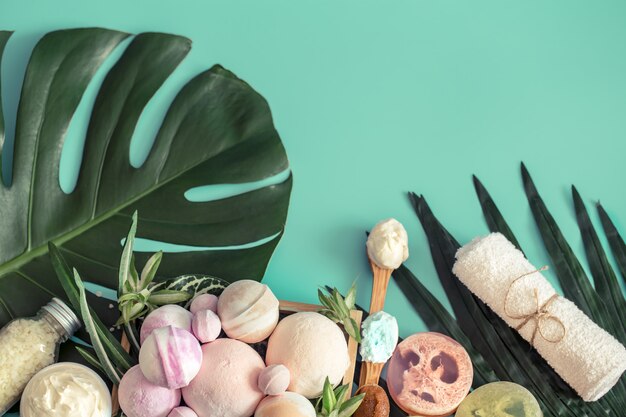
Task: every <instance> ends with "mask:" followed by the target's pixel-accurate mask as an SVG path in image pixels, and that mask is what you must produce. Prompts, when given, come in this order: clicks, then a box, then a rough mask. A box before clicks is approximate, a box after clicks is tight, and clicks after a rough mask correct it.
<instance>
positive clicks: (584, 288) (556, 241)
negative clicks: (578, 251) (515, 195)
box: [521, 164, 624, 343]
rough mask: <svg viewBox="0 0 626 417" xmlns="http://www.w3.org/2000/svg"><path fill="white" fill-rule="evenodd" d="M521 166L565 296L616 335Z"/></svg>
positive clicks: (596, 297)
mask: <svg viewBox="0 0 626 417" xmlns="http://www.w3.org/2000/svg"><path fill="white" fill-rule="evenodd" d="M521 169H522V179H523V182H524V189H525V191H526V196H527V197H528V203H529V204H530V208H531V210H532V213H533V216H534V218H535V222H536V223H537V227H538V229H539V233H540V234H541V237H542V239H543V242H544V245H545V247H546V250H547V252H548V254H549V255H550V259H551V260H552V263H553V265H554V269H555V271H556V274H557V276H558V278H559V281H560V282H561V287H562V288H563V292H564V293H565V297H566V298H569V299H570V300H572V301H573V302H574V303H576V305H577V306H578V307H579V308H580V309H581V310H582V311H583V312H584V313H585V314H586V315H587V316H589V317H591V318H592V319H593V320H594V321H595V322H596V323H598V324H599V325H600V326H601V327H602V328H604V329H605V330H607V331H608V332H609V333H611V334H613V335H614V336H618V338H620V337H619V335H620V334H621V332H620V330H619V327H620V324H619V323H617V322H616V321H615V320H614V319H613V318H612V317H611V316H610V315H609V312H608V310H607V308H606V305H605V304H604V302H603V301H602V299H600V297H599V296H598V294H597V293H596V291H595V290H594V288H593V287H592V286H591V282H590V281H589V278H588V277H587V274H586V273H585V271H584V270H583V267H582V266H581V264H580V262H579V261H578V259H577V258H576V255H574V251H572V248H571V247H570V245H569V244H568V243H567V241H566V240H565V237H564V236H563V233H561V230H560V229H559V226H558V225H557V224H556V221H555V220H554V217H552V215H551V214H550V212H549V211H548V208H547V207H546V205H545V203H544V202H543V199H542V198H541V196H540V195H539V192H538V191H537V188H536V187H535V184H534V182H533V180H532V178H531V177H530V174H529V173H528V170H527V169H526V166H525V165H524V164H522V165H521ZM622 331H623V329H622ZM620 340H621V341H622V343H623V340H624V339H621V338H620Z"/></svg>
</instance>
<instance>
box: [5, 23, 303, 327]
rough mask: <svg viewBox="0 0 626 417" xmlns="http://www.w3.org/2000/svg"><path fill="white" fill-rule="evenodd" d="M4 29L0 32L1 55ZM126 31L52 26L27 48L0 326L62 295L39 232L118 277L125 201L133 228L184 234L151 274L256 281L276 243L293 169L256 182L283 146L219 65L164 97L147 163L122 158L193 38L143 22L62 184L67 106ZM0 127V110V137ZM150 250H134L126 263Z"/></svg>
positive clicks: (91, 276)
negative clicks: (217, 189) (71, 178)
mask: <svg viewBox="0 0 626 417" xmlns="http://www.w3.org/2000/svg"><path fill="white" fill-rule="evenodd" d="M9 36H10V33H8V32H0V56H1V52H2V50H3V49H4V48H3V47H4V45H5V44H6V41H7V39H8V38H9ZM129 36H130V35H129V34H127V33H122V32H118V31H113V30H107V29H99V28H89V29H72V30H61V31H56V32H51V33H48V34H47V35H45V36H44V37H43V38H42V39H41V40H40V41H39V42H38V44H37V45H36V47H35V48H34V50H33V52H32V55H31V58H30V61H29V64H28V67H27V69H26V74H25V78H24V83H23V87H22V92H21V98H20V103H19V107H18V113H17V120H16V132H15V153H14V164H13V166H14V168H13V175H12V181H11V183H10V185H7V182H8V181H7V178H4V179H3V182H4V184H5V185H3V184H0V324H4V323H6V322H7V321H8V320H9V319H11V318H12V317H16V316H24V315H30V314H32V313H34V312H35V311H36V310H37V309H38V308H39V307H40V306H41V305H43V304H44V303H46V302H47V301H48V300H49V299H50V298H51V297H52V296H53V295H55V296H62V295H63V290H62V288H61V287H60V286H59V284H58V282H57V279H56V277H55V274H54V272H53V270H52V268H51V265H50V261H49V258H48V245H47V242H48V241H52V242H54V243H55V244H56V245H57V246H58V247H59V248H60V251H61V253H62V254H63V256H64V258H65V259H66V260H67V262H68V264H70V265H71V266H73V267H76V269H77V270H78V271H79V272H80V274H81V276H82V277H83V278H84V279H86V280H88V281H91V282H93V283H95V284H99V285H103V286H106V287H109V288H116V286H117V265H119V257H120V255H121V252H122V246H121V242H122V239H123V237H124V236H125V235H126V232H127V230H128V227H129V225H130V219H131V216H132V213H133V212H134V211H135V210H137V211H138V212H139V230H138V234H137V236H138V237H139V238H144V239H150V240H152V241H156V242H166V243H171V244H177V245H184V246H183V249H181V250H178V251H175V252H171V253H166V254H165V256H164V258H163V261H162V264H161V267H160V269H159V274H160V275H161V278H166V277H171V276H175V275H180V274H183V273H186V274H195V273H199V274H210V275H213V276H217V277H220V278H224V279H227V280H236V279H242V278H247V279H257V280H259V279H261V278H262V276H263V273H264V271H265V269H266V266H267V263H268V261H269V259H270V256H271V255H272V253H273V251H274V248H275V247H276V245H277V244H278V241H279V239H280V237H281V234H282V231H283V229H284V225H285V219H286V215H287V207H288V204H289V196H290V192H291V186H292V179H291V175H289V176H286V178H287V179H285V180H283V181H282V182H280V181H279V183H278V184H276V181H275V182H274V183H272V184H271V185H265V186H262V185H255V184H258V181H261V180H266V179H268V178H273V177H276V176H277V175H278V174H280V173H285V172H287V170H288V168H289V166H288V161H287V156H286V154H285V150H284V148H283V145H282V142H281V140H280V137H279V136H278V133H277V132H276V129H275V128H274V125H273V122H272V117H271V113H270V109H269V107H268V104H267V102H266V101H265V100H264V99H263V97H261V96H260V95H259V94H258V93H257V92H255V91H254V90H253V89H252V88H251V87H250V86H249V85H248V84H246V83H245V82H244V81H242V80H240V79H238V78H237V77H236V76H235V75H234V74H233V73H231V72H230V71H228V70H226V69H224V68H222V67H220V66H214V67H213V68H211V69H210V70H208V71H206V72H203V73H201V74H199V75H197V76H195V77H193V78H192V79H191V81H189V82H188V83H187V85H185V86H184V87H183V88H182V89H181V90H180V91H179V92H178V94H177V96H176V97H175V98H174V100H173V101H172V103H171V105H170V107H169V110H168V112H167V114H166V116H165V118H164V120H163V122H162V125H161V127H160V129H159V131H158V134H157V136H156V139H155V142H154V146H153V148H152V150H151V151H150V154H149V155H148V157H147V159H146V161H145V163H144V164H143V165H142V166H141V167H139V168H135V167H133V166H132V165H131V164H130V159H129V150H130V141H131V137H132V135H133V132H134V130H135V127H136V125H137V123H138V120H139V118H140V116H141V114H142V111H143V109H144V107H145V106H146V104H147V103H148V101H149V100H150V99H151V98H152V97H153V95H154V94H155V93H156V91H157V90H158V89H159V88H160V86H161V85H162V84H163V82H164V81H165V80H166V79H167V78H168V77H169V75H170V74H171V73H172V72H173V71H174V70H175V69H176V67H177V66H178V64H179V63H180V62H181V61H182V60H183V59H184V58H185V56H186V55H187V53H188V52H189V50H190V48H191V42H190V40H189V39H186V38H183V37H180V36H174V35H167V34H161V33H142V34H139V35H137V36H135V37H134V38H133V39H132V40H130V42H129V43H128V46H127V47H126V49H125V51H124V52H123V54H122V56H121V58H120V59H119V60H118V61H117V62H116V63H115V64H114V66H113V67H112V68H111V69H110V70H109V71H108V73H107V74H106V77H105V78H104V81H103V82H102V84H101V86H100V88H99V90H98V93H97V96H96V99H95V104H94V105H93V109H92V112H91V118H90V120H89V125H88V129H87V133H86V139H85V145H84V151H83V160H82V164H81V167H80V172H79V177H78V182H77V184H76V187H75V189H74V190H73V191H72V192H71V193H69V194H66V193H64V192H63V191H62V189H61V188H60V185H59V166H60V158H61V153H62V150H63V143H64V139H65V136H66V132H67V130H68V126H69V125H70V122H71V119H72V116H73V115H74V112H75V110H76V108H77V106H78V105H79V103H80V102H81V99H82V98H83V95H84V93H85V90H86V89H87V87H88V86H89V84H90V82H92V80H93V78H94V75H95V74H96V72H97V71H98V69H99V68H100V67H101V65H102V64H103V63H104V62H105V60H106V59H107V58H108V57H109V56H110V54H111V53H112V52H113V51H114V50H115V49H116V48H117V47H120V48H121V47H122V46H121V45H120V43H121V42H122V41H124V40H125V39H127V38H128V37H129ZM5 64H6V62H5ZM0 113H1V112H0ZM0 120H2V118H1V117H0ZM3 138H4V123H3V122H2V123H0V144H2V143H3V140H2V139H3ZM277 178H280V176H278V177H277ZM244 183H245V184H247V185H246V190H247V191H246V192H240V193H235V195H231V196H229V197H225V198H220V199H217V200H212V201H194V202H192V201H189V200H188V199H187V198H186V197H185V193H186V192H187V191H188V190H190V189H193V188H195V187H199V186H206V185H220V184H244ZM248 183H252V185H251V184H248ZM261 184H265V183H261ZM250 190H252V191H250ZM148 255H149V254H147V253H146V254H142V253H138V254H137V263H138V264H140V265H143V264H144V263H145V261H146V260H147V256H148ZM94 303H96V304H97V301H94ZM107 303H108V302H107ZM103 310H104V311H108V313H107V316H106V317H103V320H104V321H105V323H112V322H114V321H115V319H116V318H117V317H112V316H116V315H117V314H116V312H115V309H106V308H104V309H103Z"/></svg>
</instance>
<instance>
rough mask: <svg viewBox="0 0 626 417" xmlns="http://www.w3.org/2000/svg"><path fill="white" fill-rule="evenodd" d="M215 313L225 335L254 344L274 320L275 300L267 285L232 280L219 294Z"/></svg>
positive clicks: (270, 327) (270, 329)
mask: <svg viewBox="0 0 626 417" xmlns="http://www.w3.org/2000/svg"><path fill="white" fill-rule="evenodd" d="M217 315H218V316H219V317H220V320H221V321H222V329H224V332H226V334H227V335H228V337H230V338H231V339H237V340H241V341H242V342H246V343H257V342H260V341H262V340H265V339H267V338H268V336H269V335H270V334H272V331H274V328H275V327H276V323H278V299H277V298H276V297H275V296H274V294H273V293H272V291H271V290H270V289H269V287H268V286H267V285H264V284H261V283H260V282H256V281H251V280H242V281H236V282H234V283H232V284H230V285H229V286H228V287H226V289H225V290H224V292H223V293H222V295H221V296H220V297H219V300H218V302H217Z"/></svg>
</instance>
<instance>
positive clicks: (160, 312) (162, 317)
mask: <svg viewBox="0 0 626 417" xmlns="http://www.w3.org/2000/svg"><path fill="white" fill-rule="evenodd" d="M192 317H193V315H192V314H191V312H189V311H187V310H185V309H184V308H182V307H181V306H177V305H176V304H168V305H164V306H163V307H159V308H157V309H156V310H154V311H153V312H152V313H150V314H148V316H147V317H146V319H145V320H144V321H143V324H142V325H141V332H140V335H139V340H140V343H143V342H144V340H146V339H147V338H148V336H150V333H152V331H153V330H154V329H158V328H160V327H166V326H174V327H178V328H179V329H183V330H187V331H188V332H191V319H192Z"/></svg>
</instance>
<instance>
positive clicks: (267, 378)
mask: <svg viewBox="0 0 626 417" xmlns="http://www.w3.org/2000/svg"><path fill="white" fill-rule="evenodd" d="M290 380H291V375H290V373H289V369H287V367H286V366H285V365H270V366H268V367H267V368H265V369H263V370H262V371H261V373H260V374H259V389H260V390H261V392H262V393H263V394H265V395H278V394H282V393H283V392H285V391H287V387H289V381H290Z"/></svg>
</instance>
